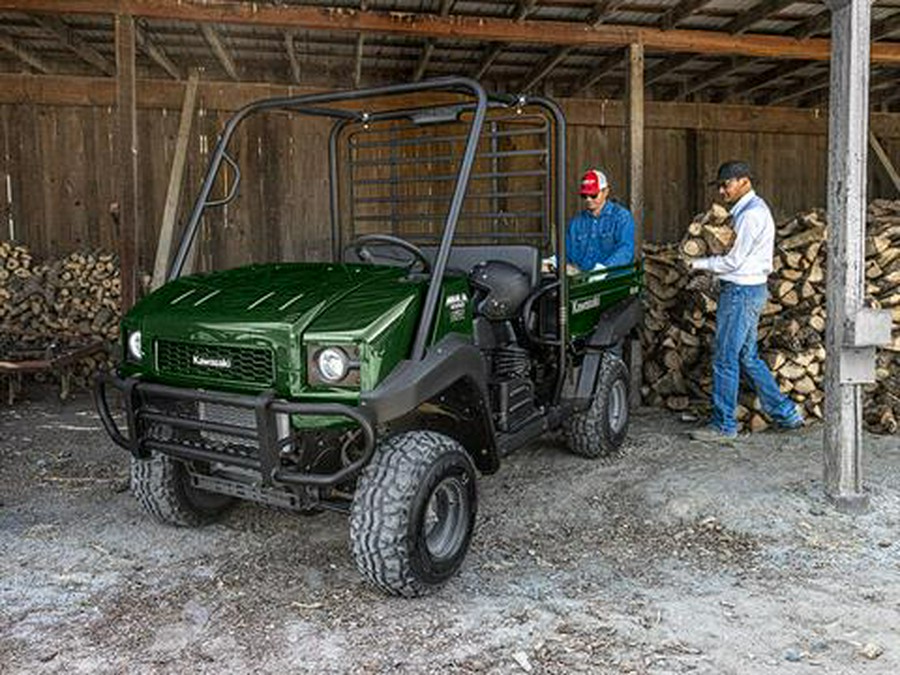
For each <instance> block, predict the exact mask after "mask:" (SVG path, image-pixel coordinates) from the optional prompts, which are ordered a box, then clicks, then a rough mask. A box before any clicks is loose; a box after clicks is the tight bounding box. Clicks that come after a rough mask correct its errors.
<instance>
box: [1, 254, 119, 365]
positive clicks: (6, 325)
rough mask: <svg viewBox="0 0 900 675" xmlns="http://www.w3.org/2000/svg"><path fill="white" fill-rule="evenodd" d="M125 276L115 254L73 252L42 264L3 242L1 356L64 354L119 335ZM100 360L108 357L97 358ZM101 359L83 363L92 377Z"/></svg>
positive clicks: (108, 340) (5, 358) (87, 360)
mask: <svg viewBox="0 0 900 675" xmlns="http://www.w3.org/2000/svg"><path fill="white" fill-rule="evenodd" d="M119 308H120V279H119V268H118V261H117V259H116V257H115V256H114V255H112V254H109V253H102V252H94V253H72V254H71V255H69V256H68V257H66V258H63V259H61V260H53V261H47V262H38V261H36V260H35V259H34V257H33V256H32V255H31V253H30V251H29V250H28V248H26V247H25V246H19V245H15V244H12V243H10V242H7V241H2V242H0V336H3V340H2V341H0V347H2V349H0V359H3V360H15V355H16V353H19V352H23V353H24V352H26V351H27V352H31V353H34V352H39V351H47V353H59V352H60V350H65V349H66V348H69V347H71V348H77V347H79V346H82V345H84V344H86V343H89V342H92V341H96V340H101V341H103V342H113V341H115V340H116V338H117V336H118V331H119V328H118V322H119V314H120V309H119ZM96 358H97V359H99V358H102V357H96ZM98 365H99V363H97V362H96V359H95V358H94V357H88V358H86V359H85V360H84V361H83V363H81V364H79V368H78V373H77V375H78V376H77V378H76V381H77V380H86V379H87V377H88V376H89V374H90V373H91V372H93V371H94V370H95V369H96V367H97V366H98Z"/></svg>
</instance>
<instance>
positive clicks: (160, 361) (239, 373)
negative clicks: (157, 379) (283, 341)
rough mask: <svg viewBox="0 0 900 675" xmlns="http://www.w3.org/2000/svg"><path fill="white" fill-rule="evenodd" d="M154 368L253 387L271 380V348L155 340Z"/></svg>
mask: <svg viewBox="0 0 900 675" xmlns="http://www.w3.org/2000/svg"><path fill="white" fill-rule="evenodd" d="M156 369H157V371H158V372H159V373H161V374H165V375H179V376H182V377H193V378H199V379H204V380H216V381H219V382H233V383H241V384H252V385H257V386H268V385H271V384H272V383H273V382H274V381H275V364H274V360H273V358H272V351H271V350H269V349H266V348H261V347H234V346H229V345H199V344H193V343H190V342H176V341H172V340H157V342H156Z"/></svg>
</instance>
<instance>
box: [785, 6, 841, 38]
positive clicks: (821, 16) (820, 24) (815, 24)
mask: <svg viewBox="0 0 900 675" xmlns="http://www.w3.org/2000/svg"><path fill="white" fill-rule="evenodd" d="M830 25H831V10H830V9H826V10H825V11H824V12H819V13H818V14H816V15H815V16H813V17H811V18H809V19H807V20H806V21H804V22H803V23H801V24H800V25H799V26H797V27H796V28H795V29H794V30H793V31H791V35H793V36H794V37H795V38H797V39H798V40H805V39H806V38H808V37H812V36H813V35H815V34H816V33H821V32H822V31H823V30H825V29H826V28H828V27H829V26H830Z"/></svg>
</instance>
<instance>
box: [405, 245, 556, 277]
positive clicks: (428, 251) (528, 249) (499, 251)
mask: <svg viewBox="0 0 900 675" xmlns="http://www.w3.org/2000/svg"><path fill="white" fill-rule="evenodd" d="M419 248H421V249H422V253H424V254H425V257H426V258H428V260H429V261H430V262H431V263H432V264H434V259H435V257H436V256H437V251H438V247H437V246H420V247H419ZM489 260H502V261H503V262H508V263H510V264H512V265H515V266H516V267H518V268H519V269H520V270H522V272H524V273H525V274H527V275H528V280H529V281H530V282H531V287H532V288H534V287H535V286H537V285H538V282H539V281H540V279H541V254H540V251H538V249H537V248H536V247H535V246H528V245H527V244H509V245H500V244H490V245H479V246H465V245H463V246H459V245H457V246H454V247H453V248H451V249H450V259H449V260H448V261H447V268H448V269H451V270H459V271H461V272H465V273H466V274H468V273H469V272H471V271H472V268H474V267H475V265H477V264H478V263H482V262H487V261H489Z"/></svg>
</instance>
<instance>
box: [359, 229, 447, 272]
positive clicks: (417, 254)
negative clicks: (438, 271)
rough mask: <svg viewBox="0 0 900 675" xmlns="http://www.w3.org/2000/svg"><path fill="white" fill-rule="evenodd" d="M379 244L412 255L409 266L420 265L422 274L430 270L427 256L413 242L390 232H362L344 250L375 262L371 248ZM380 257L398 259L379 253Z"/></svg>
mask: <svg viewBox="0 0 900 675" xmlns="http://www.w3.org/2000/svg"><path fill="white" fill-rule="evenodd" d="M379 246H395V247H397V248H401V249H403V250H404V251H406V252H407V253H409V254H410V256H412V258H413V260H410V261H409V266H410V267H412V266H413V265H415V264H416V263H419V265H421V266H422V272H423V274H428V273H429V272H430V271H431V263H430V262H429V261H428V258H427V257H426V256H425V254H424V253H423V252H422V249H420V248H419V247H418V246H416V245H415V244H411V243H410V242H408V241H406V240H405V239H401V238H400V237H395V236H393V235H390V234H364V235H361V236H359V237H357V238H356V241H353V242H350V243H349V244H348V245H347V248H346V249H344V250H352V251H353V252H354V253H355V254H356V257H357V258H359V259H360V260H362V261H363V262H367V263H371V264H375V258H376V257H378V256H376V254H375V253H373V252H372V251H371V249H372V248H377V247H379ZM381 258H382V259H385V260H391V261H398V260H399V259H398V258H395V257H393V256H390V255H384V254H382V255H381ZM401 262H402V261H401Z"/></svg>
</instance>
